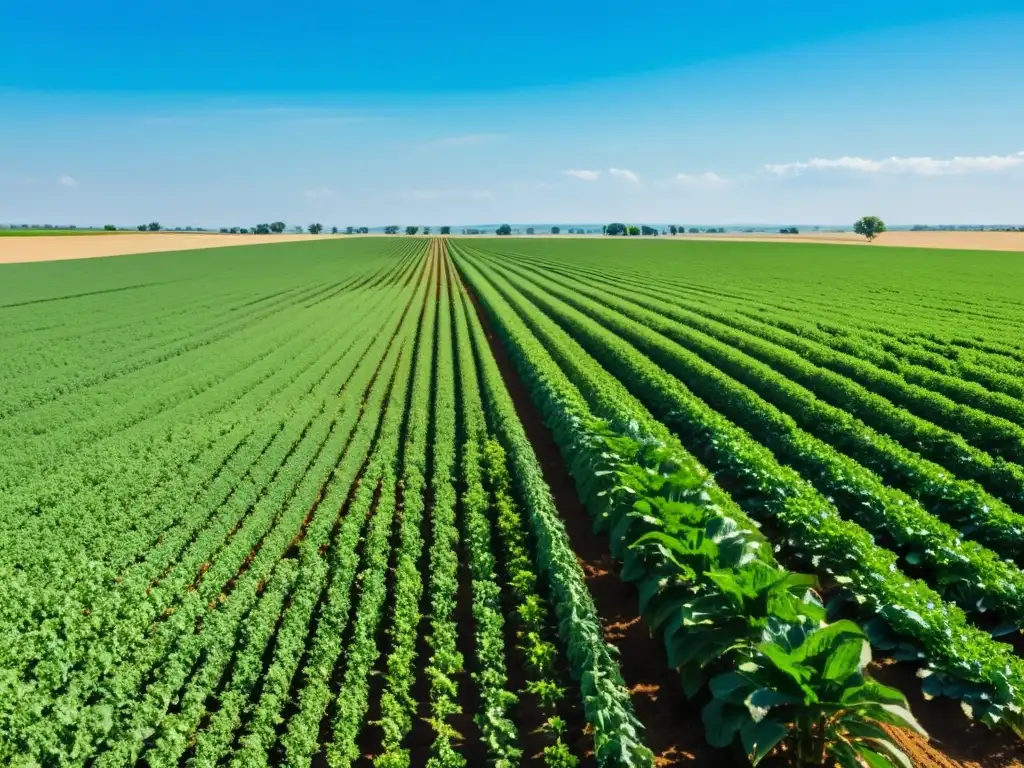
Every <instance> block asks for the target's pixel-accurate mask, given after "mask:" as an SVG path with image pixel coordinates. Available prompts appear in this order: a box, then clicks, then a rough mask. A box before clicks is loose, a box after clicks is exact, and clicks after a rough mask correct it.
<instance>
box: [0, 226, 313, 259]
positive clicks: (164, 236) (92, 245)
mask: <svg viewBox="0 0 1024 768" xmlns="http://www.w3.org/2000/svg"><path fill="white" fill-rule="evenodd" d="M11 231H12V232H17V231H18V230H11ZM69 235H71V236H69ZM77 235H90V236H89V237H78V236H77ZM311 237H312V235H219V234H218V235H212V234H191V233H188V232H173V233H172V232H166V233H165V232H154V233H152V234H147V233H143V232H140V233H138V234H133V233H131V232H124V233H121V232H106V233H104V232H78V231H77V230H68V231H67V232H66V233H63V234H60V235H47V234H41V235H34V234H33V235H31V236H24V237H23V236H12V237H0V264H16V263H20V262H30V261H61V260H64V259H92V258H97V257H99V256H123V255H125V254H133V253H158V252H163V251H192V250H196V249H200V248H222V247H226V246H231V245H261V244H267V243H287V242H301V241H305V240H309V239H310V238H311ZM318 237H321V238H326V237H331V235H319V236H318Z"/></svg>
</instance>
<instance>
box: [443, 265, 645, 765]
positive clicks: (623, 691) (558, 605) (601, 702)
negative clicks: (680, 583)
mask: <svg viewBox="0 0 1024 768" xmlns="http://www.w3.org/2000/svg"><path fill="white" fill-rule="evenodd" d="M456 277H457V280H456V283H457V285H459V286H460V288H461V290H460V294H461V299H462V301H461V304H460V305H459V306H460V307H461V311H462V312H464V313H465V315H466V317H467V320H468V322H469V326H470V335H471V336H472V341H473V350H474V354H475V356H476V359H477V363H478V365H479V370H480V381H481V384H482V390H483V393H484V408H485V412H486V416H487V421H488V428H489V431H490V432H491V433H492V434H494V435H495V436H496V438H497V439H498V440H499V441H500V443H501V445H502V447H503V448H504V449H505V451H506V454H507V457H508V463H509V466H510V468H511V472H512V475H513V477H514V483H513V490H514V493H515V496H516V498H517V501H518V503H519V506H520V508H521V509H522V510H523V513H524V515H525V519H524V523H525V525H526V527H527V528H528V530H529V536H530V539H531V541H532V543H533V566H534V569H535V570H536V573H537V575H538V578H541V579H543V580H544V582H545V583H546V586H547V591H548V596H549V600H550V609H551V611H552V613H553V618H554V620H555V622H556V626H557V627H558V640H559V642H560V645H561V648H562V649H563V650H564V653H565V657H566V660H567V662H568V667H569V672H570V675H571V677H572V679H573V681H574V683H575V684H576V685H577V686H578V688H579V693H580V697H581V699H582V707H583V713H584V716H585V718H586V721H587V723H588V725H589V728H590V729H591V730H592V737H593V741H594V757H595V759H596V760H597V762H598V764H599V765H601V766H614V767H616V768H618V767H619V766H622V767H623V768H625V766H645V765H652V764H653V762H654V756H653V754H652V753H651V751H650V750H649V749H648V748H647V747H646V746H645V745H644V743H643V726H642V725H641V723H640V722H639V720H637V718H636V715H635V714H634V712H633V707H632V704H631V701H630V695H629V692H628V690H627V688H626V685H625V682H624V681H623V679H622V675H621V673H620V671H619V668H618V663H617V662H616V660H615V650H614V648H612V647H611V646H610V645H609V644H608V643H607V642H606V641H605V639H604V633H603V629H602V626H601V621H600V618H599V616H598V614H597V609H596V607H595V605H594V600H593V597H592V596H591V594H590V591H589V589H588V588H587V583H586V578H585V576H584V573H583V569H582V567H581V566H580V564H579V561H578V560H577V558H576V554H575V552H574V551H573V549H572V546H571V544H570V542H569V537H568V534H567V533H566V530H565V525H564V523H563V522H562V520H561V518H560V516H559V513H558V510H557V509H556V508H555V503H554V499H553V498H552V496H551V491H550V489H549V488H548V486H547V484H546V483H545V481H544V476H543V472H542V470H541V468H540V464H539V462H538V459H537V456H536V454H535V453H534V450H533V446H532V444H531V443H530V441H529V439H528V438H527V436H526V433H525V431H524V429H523V425H522V423H521V422H520V421H519V417H518V415H517V413H516V409H515V406H514V404H513V402H512V398H511V395H510V394H509V392H508V389H507V388H506V387H505V384H504V381H503V379H502V374H501V372H500V371H499V369H498V365H497V362H496V361H495V359H494V357H493V355H492V354H491V351H490V348H489V345H488V341H487V338H486V336H485V332H484V329H483V326H482V324H481V323H480V321H479V320H478V319H477V317H476V314H475V310H474V307H473V305H472V303H471V301H470V297H469V295H468V292H467V291H466V290H465V288H464V287H463V285H462V280H461V276H459V275H456ZM541 649H543V646H541ZM551 726H552V728H553V729H555V731H556V732H561V731H562V730H564V727H563V724H562V723H560V722H558V721H557V720H556V721H555V722H553V723H552V724H551ZM554 746H555V750H556V751H555V752H554V753H552V754H551V758H550V759H551V761H552V762H551V765H553V766H557V765H563V763H560V762H557V761H558V760H559V757H560V755H561V754H562V753H564V752H565V751H566V750H562V749H559V748H558V747H557V741H556V744H555V745H554ZM569 762H570V761H566V762H565V763H564V765H568V763H569Z"/></svg>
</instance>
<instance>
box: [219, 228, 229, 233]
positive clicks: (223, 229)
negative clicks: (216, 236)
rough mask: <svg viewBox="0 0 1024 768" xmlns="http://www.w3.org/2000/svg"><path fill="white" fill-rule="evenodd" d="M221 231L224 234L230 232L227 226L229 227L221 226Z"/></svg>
mask: <svg viewBox="0 0 1024 768" xmlns="http://www.w3.org/2000/svg"><path fill="white" fill-rule="evenodd" d="M220 233H221V234H222V235H226V234H227V233H228V228H227V227H221V228H220Z"/></svg>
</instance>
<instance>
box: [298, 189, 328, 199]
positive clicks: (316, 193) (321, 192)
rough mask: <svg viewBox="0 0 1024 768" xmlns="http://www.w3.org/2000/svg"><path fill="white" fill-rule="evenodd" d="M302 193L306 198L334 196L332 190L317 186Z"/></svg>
mask: <svg viewBox="0 0 1024 768" xmlns="http://www.w3.org/2000/svg"><path fill="white" fill-rule="evenodd" d="M303 194H304V195H305V196H306V199H307V200H324V199H326V198H328V197H334V190H333V189H328V188H327V187H317V188H316V189H307V190H306V191H305V192H304V193H303Z"/></svg>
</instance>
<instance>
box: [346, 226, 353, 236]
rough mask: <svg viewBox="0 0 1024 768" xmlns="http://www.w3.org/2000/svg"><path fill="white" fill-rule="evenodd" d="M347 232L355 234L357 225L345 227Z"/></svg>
mask: <svg viewBox="0 0 1024 768" xmlns="http://www.w3.org/2000/svg"><path fill="white" fill-rule="evenodd" d="M345 234H346V235H352V234H355V227H345Z"/></svg>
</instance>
